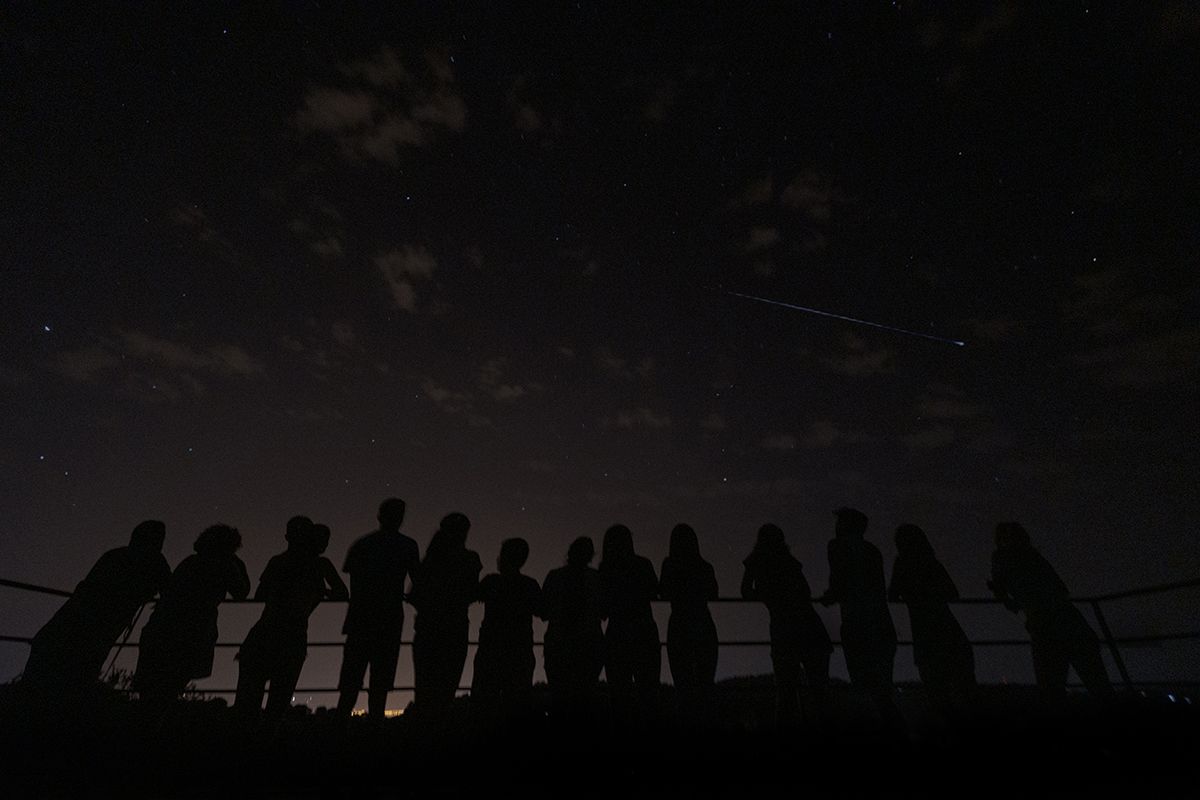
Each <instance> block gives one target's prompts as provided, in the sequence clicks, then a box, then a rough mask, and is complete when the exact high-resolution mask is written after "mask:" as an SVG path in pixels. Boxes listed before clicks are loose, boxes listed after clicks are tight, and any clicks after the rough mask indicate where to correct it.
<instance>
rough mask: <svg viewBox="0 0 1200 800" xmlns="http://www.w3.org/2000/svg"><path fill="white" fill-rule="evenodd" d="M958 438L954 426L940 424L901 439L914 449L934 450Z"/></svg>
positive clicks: (906, 445)
mask: <svg viewBox="0 0 1200 800" xmlns="http://www.w3.org/2000/svg"><path fill="white" fill-rule="evenodd" d="M956 438H957V435H956V434H955V432H954V429H953V428H950V427H947V426H945V425H938V426H935V427H932V428H925V429H923V430H919V431H914V432H913V433H909V434H905V435H903V436H901V437H900V441H901V442H902V443H903V444H904V445H905V447H908V448H910V449H912V450H933V449H936V448H938V447H945V446H946V445H948V444H950V443H951V442H953V441H954V440H955V439H956Z"/></svg>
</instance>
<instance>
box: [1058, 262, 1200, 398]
mask: <svg viewBox="0 0 1200 800" xmlns="http://www.w3.org/2000/svg"><path fill="white" fill-rule="evenodd" d="M1075 284H1076V286H1077V287H1079V289H1080V290H1081V292H1080V294H1079V296H1078V297H1076V298H1074V299H1073V300H1072V301H1071V302H1070V303H1068V305H1067V307H1066V313H1067V316H1068V319H1070V320H1071V321H1072V322H1073V323H1074V324H1075V325H1077V326H1078V327H1079V328H1081V329H1082V330H1083V331H1084V332H1085V333H1086V336H1087V341H1086V342H1085V343H1083V344H1081V345H1080V346H1079V347H1077V348H1076V352H1075V353H1074V354H1073V355H1072V357H1071V360H1072V361H1073V363H1075V364H1076V365H1078V366H1080V367H1083V368H1084V369H1085V370H1086V371H1087V372H1088V373H1089V374H1090V376H1091V377H1092V378H1093V379H1095V380H1096V381H1098V382H1099V383H1100V384H1102V385H1104V386H1108V387H1116V386H1148V385H1152V384H1163V383H1177V382H1181V381H1189V380H1191V379H1192V377H1193V376H1194V374H1195V371H1196V368H1197V367H1198V366H1200V326H1198V325H1197V324H1196V323H1195V320H1194V319H1193V315H1190V314H1189V313H1188V311H1187V310H1185V309H1183V308H1181V306H1180V303H1179V301H1178V300H1176V299H1175V298H1174V297H1171V296H1169V295H1166V294H1164V293H1162V291H1161V290H1160V289H1159V288H1158V287H1157V286H1154V287H1148V286H1147V284H1146V282H1145V277H1144V276H1142V275H1140V274H1138V273H1135V272H1133V271H1130V270H1126V269H1121V268H1119V267H1110V268H1107V269H1103V270H1098V271H1095V272H1090V273H1084V274H1081V275H1077V276H1076V277H1075Z"/></svg>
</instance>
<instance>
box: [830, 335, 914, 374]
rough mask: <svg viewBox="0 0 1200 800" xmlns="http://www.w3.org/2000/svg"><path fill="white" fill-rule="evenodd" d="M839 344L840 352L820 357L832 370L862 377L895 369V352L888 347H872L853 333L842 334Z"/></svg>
mask: <svg viewBox="0 0 1200 800" xmlns="http://www.w3.org/2000/svg"><path fill="white" fill-rule="evenodd" d="M841 345H842V347H841V350H840V352H837V353H833V354H830V355H827V356H825V357H824V358H822V359H821V363H822V364H824V365H825V366H826V367H828V368H829V369H831V370H833V371H834V372H837V373H840V374H842V375H849V376H851V377H855V378H863V377H868V376H871V375H887V374H891V373H894V372H895V371H896V360H895V352H894V351H893V350H892V349H891V348H889V347H876V348H872V347H870V346H869V344H868V342H867V340H866V339H864V338H863V337H861V336H857V335H855V334H853V333H846V334H844V335H843V336H842V339H841Z"/></svg>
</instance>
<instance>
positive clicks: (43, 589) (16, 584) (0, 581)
mask: <svg viewBox="0 0 1200 800" xmlns="http://www.w3.org/2000/svg"><path fill="white" fill-rule="evenodd" d="M0 586H7V587H8V588H10V589H23V590H24V591H26V592H39V593H41V594H53V595H57V596H59V597H70V596H71V593H70V592H68V591H65V590H63V589H51V588H50V587H49V586H37V585H36V584H32V583H21V582H20V581H10V580H7V579H6V578H0Z"/></svg>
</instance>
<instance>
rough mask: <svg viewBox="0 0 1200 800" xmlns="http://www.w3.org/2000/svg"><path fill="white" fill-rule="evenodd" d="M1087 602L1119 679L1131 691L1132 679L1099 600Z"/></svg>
mask: <svg viewBox="0 0 1200 800" xmlns="http://www.w3.org/2000/svg"><path fill="white" fill-rule="evenodd" d="M1088 604H1089V605H1090V606H1091V607H1092V613H1093V614H1095V615H1096V622H1097V624H1099V625H1100V632H1101V633H1102V634H1104V641H1105V642H1107V643H1108V649H1109V652H1111V653H1112V657H1113V661H1114V662H1115V663H1116V665H1117V672H1119V673H1121V680H1122V682H1124V684H1125V688H1126V690H1128V691H1130V692H1132V691H1133V681H1132V680H1131V679H1130V678H1129V670H1128V669H1126V668H1125V659H1123V658H1121V648H1119V647H1118V646H1117V640H1116V637H1114V636H1113V634H1112V629H1110V628H1109V627H1108V620H1106V619H1105V618H1104V612H1103V611H1101V610H1100V601H1099V600H1091V601H1089V602H1088Z"/></svg>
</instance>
